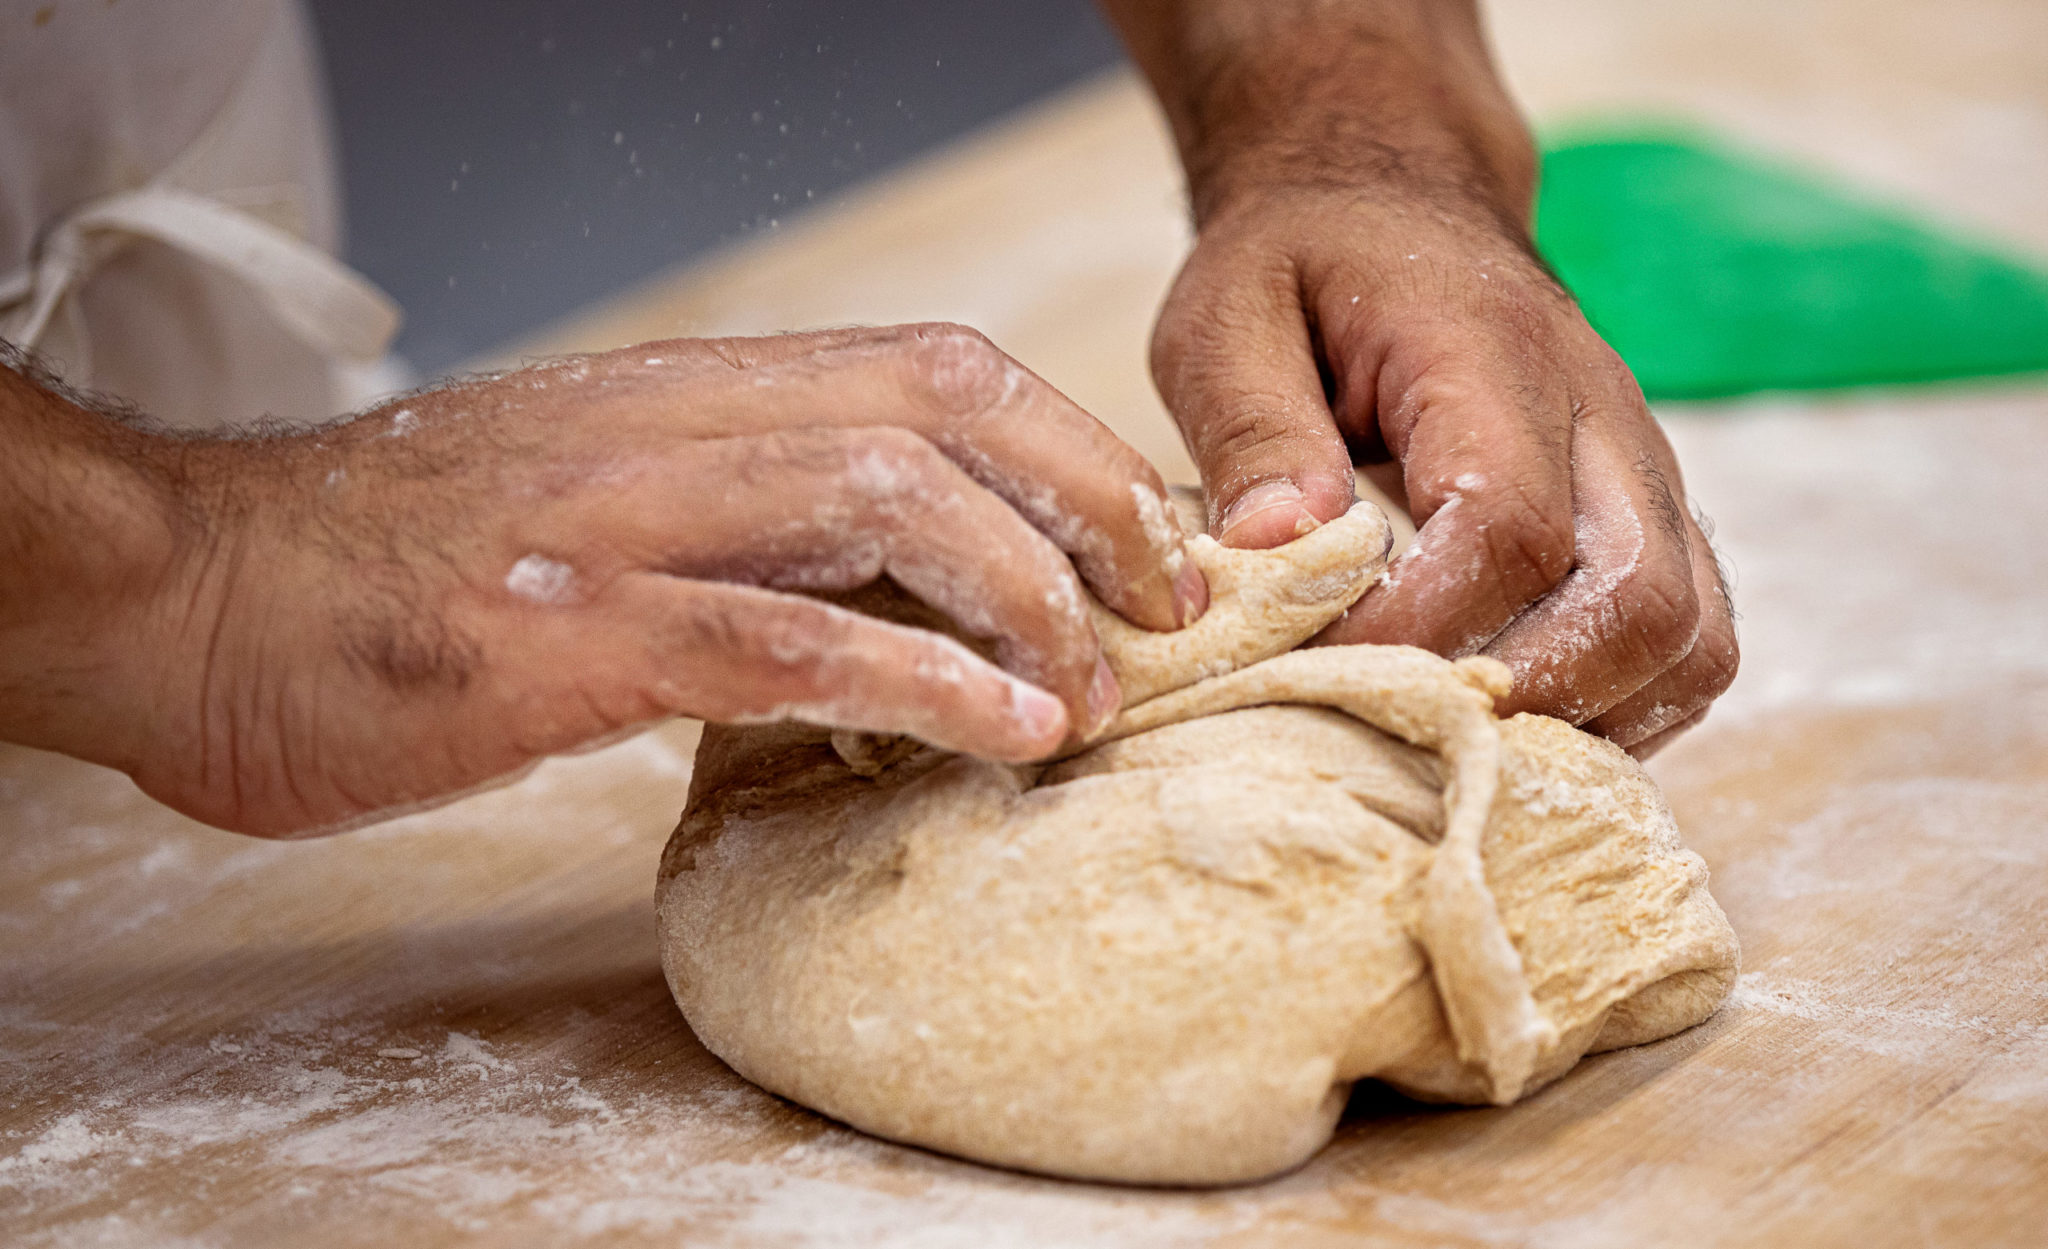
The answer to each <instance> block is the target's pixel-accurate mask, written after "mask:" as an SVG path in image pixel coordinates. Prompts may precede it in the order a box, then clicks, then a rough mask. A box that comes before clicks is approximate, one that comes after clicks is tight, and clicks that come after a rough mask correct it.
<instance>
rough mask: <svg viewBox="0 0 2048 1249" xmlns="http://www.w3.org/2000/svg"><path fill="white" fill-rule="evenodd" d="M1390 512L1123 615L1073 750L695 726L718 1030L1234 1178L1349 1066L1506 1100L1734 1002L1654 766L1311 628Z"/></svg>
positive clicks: (1716, 914)
mask: <svg viewBox="0 0 2048 1249" xmlns="http://www.w3.org/2000/svg"><path fill="white" fill-rule="evenodd" d="M1386 535H1387V527H1386V522H1385V519H1384V518H1383V517H1382V516H1381V515H1380V514H1379V513H1378V511H1377V510H1376V509H1373V508H1371V506H1370V505H1366V504H1361V505H1360V506H1359V507H1358V508H1355V509H1354V510H1353V511H1352V513H1351V514H1350V515H1348V516H1346V517H1343V518H1340V519H1339V520H1337V521H1335V522H1332V523H1331V524H1329V525H1326V526H1324V527H1323V528H1321V529H1319V530H1317V531H1315V532H1314V533H1311V534H1309V535H1308V536H1306V537H1303V538H1301V539H1299V540H1297V541H1296V542H1294V543H1292V544H1290V545H1288V546H1286V547H1283V548H1280V549H1279V550H1277V551H1268V552H1246V551H1231V550H1226V549H1225V548H1223V547H1221V546H1218V545H1217V544H1216V543H1215V542H1213V541H1211V540H1209V539H1208V538H1206V537H1198V538H1196V539H1194V540H1193V541H1192V543H1191V545H1190V550H1191V554H1192V556H1193V558H1194V559H1196V560H1197V561H1198V563H1199V564H1200V565H1201V567H1202V569H1203V571H1204V572H1205V573H1206V574H1207V575H1208V577H1209V583H1210V588H1211V596H1212V606H1211V608H1210V610H1209V612H1208V613H1207V614H1206V615H1205V616H1204V617H1203V619H1202V620H1201V621H1199V622H1198V623H1197V624H1195V625H1194V626H1192V627H1191V628H1189V629H1187V630H1184V631H1182V632H1180V633H1177V634H1153V633H1147V632H1145V631H1143V630H1140V629H1137V628H1134V627H1132V626H1130V625H1128V624H1125V623H1124V622H1123V621H1121V620H1119V619H1117V618H1116V617H1114V616H1112V615H1110V614H1109V613H1108V612H1106V611H1100V610H1098V613H1097V625H1098V630H1099V632H1100V633H1101V635H1102V639H1103V644H1104V648H1105V651H1106V652H1107V654H1108V656H1109V659H1110V663H1111V666H1112V667H1113V668H1114V669H1115V671H1116V674H1117V678H1118V680H1119V681H1120V682H1121V683H1122V686H1123V689H1124V691H1125V699H1126V708H1125V710H1124V711H1123V712H1122V713H1121V714H1120V715H1119V716H1118V718H1117V719H1116V720H1114V721H1113V722H1112V723H1111V724H1110V726H1109V727H1108V728H1107V730H1106V731H1105V732H1104V733H1103V735H1102V736H1101V737H1100V738H1099V739H1097V740H1096V741H1094V742H1092V743H1090V744H1089V745H1088V746H1087V747H1086V748H1085V749H1082V750H1080V751H1079V752H1077V753H1074V754H1072V755H1070V756H1069V757H1066V758H1063V759H1060V760H1058V761H1056V762H1054V763H1052V764H1050V765H1039V766H1033V767H1011V766H1004V765H999V764H993V763H986V762H982V761H979V760H975V759H971V758H966V757H963V756H954V755H948V754H944V753H942V752H940V751H937V750H935V749H932V748H930V747H925V746H922V745H919V744H917V743H915V742H906V741H897V740H892V739H875V738H868V737H864V736H863V735H859V734H839V735H833V734H829V733H827V732H826V731H824V730H820V729H814V728H809V727H806V726H802V725H772V726H763V727H745V728H720V727H712V728H707V729H706V731H705V734H704V740H703V744H702V746H701V747H700V748H699V751H698V756H697V766H696V774H695V777H694V778H693V780H692V783H691V791H690V801H689V806H688V808H687V809H686V810H685V812H684V814H683V819H682V823H681V825H680V826H679V827H678V828H677V830H676V833H675V836H674V837H673V838H672V839H671V840H670V842H669V845H668V849H667V851H666V852H665V853H664V855H663V861H662V866H661V874H660V881H659V887H658V904H659V910H660V921H661V942H662V964H663V967H664V969H665V971H666V972H667V975H668V981H669V985H670V987H671V988H672V989H673V991H674V993H675V996H676V1001H677V1002H678V1003H679V1004H681V1006H682V1009H683V1013H684V1015H685V1016H687V1017H688V1019H689V1021H690V1024H691V1026H692V1027H693V1028H694V1029H695V1030H696V1032H697V1035H698V1037H699V1038H700V1039H702V1041H703V1042H704V1044H705V1045H706V1046H707V1047H709V1048H710V1049H711V1051H712V1052H713V1053H715V1054H717V1055H718V1056H719V1057H721V1058H723V1059H724V1060H725V1061H726V1062H728V1063H730V1064H731V1065H732V1066H733V1068H734V1069H735V1070H737V1071H739V1072H740V1073H741V1074H742V1075H744V1076H746V1077H747V1078H748V1079H750V1080H752V1081H754V1082H755V1083H757V1084H759V1085H761V1086H762V1087H764V1088H766V1089H768V1090H770V1091H772V1092H775V1093H779V1094H781V1095H782V1096H784V1097H788V1098H790V1099H792V1100H794V1101H798V1102H801V1103H803V1104H804V1105H806V1106H811V1107H814V1108H816V1109H817V1110H819V1111H822V1112H823V1113H825V1114H828V1115H831V1116H833V1117H834V1118H837V1119H841V1120H844V1121H845V1122H847V1123H850V1124H852V1125H854V1126H855V1127H858V1128H861V1129H864V1130H866V1131H869V1132H873V1133H875V1134H877V1135H879V1136H886V1137H890V1138H892V1139H895V1140H900V1141H907V1142H910V1143H913V1144H917V1145H923V1146H926V1147H928V1148H931V1149H937V1150H942V1151H945V1152H947V1153H953V1154H959V1155H962V1156H964V1157H968V1158H974V1159H978V1160H981V1161H984V1162H992V1163H998V1164H1001V1165H1004V1166H1011V1167H1019V1168H1023V1169H1025V1170H1030V1171H1041V1172H1046V1173H1049V1174H1053V1175H1061V1176H1073V1177H1081V1178H1087V1179H1103V1180H1119V1181H1127V1182H1138V1183H1161V1184H1219V1183H1230V1182H1237V1181H1246V1180H1254V1179H1259V1178H1262V1177H1265V1176H1270V1175H1273V1174H1276V1173H1278V1172H1281V1171H1285V1170H1287V1169H1288V1168H1290V1167H1293V1166H1296V1165H1298V1164H1300V1163H1301V1162H1303V1161H1304V1160H1306V1159H1307V1158H1308V1157H1309V1156H1310V1155H1312V1154H1313V1153H1314V1152H1315V1151H1316V1150H1317V1149H1319V1148H1320V1147H1321V1146H1322V1145H1323V1144H1324V1143H1325V1142H1326V1141H1328V1140H1329V1138H1330V1134H1331V1132H1332V1130H1333V1129H1334V1126H1335V1124H1336V1121H1337V1117H1338V1114H1339V1113H1340V1111H1341V1110H1342V1109H1343V1106H1344V1102H1345V1099H1346V1096H1347V1093H1348V1091H1349V1089H1350V1087H1351V1084H1352V1082H1353V1081H1356V1080H1360V1079H1365V1078H1374V1079H1379V1080H1383V1081H1385V1082H1387V1083H1388V1084H1391V1085H1393V1086H1394V1087H1396V1088H1398V1089H1401V1090H1402V1091H1404V1092H1406V1093H1409V1094H1411V1095H1414V1096H1417V1097H1422V1098H1427V1099H1431V1100H1438V1101H1455V1102H1475V1103H1489V1102H1490V1103H1496V1104H1503V1105H1504V1104H1506V1103H1509V1102H1512V1101H1514V1100H1515V1099H1517V1098H1519V1097H1522V1096H1525V1095H1527V1094H1528V1093H1530V1092H1531V1091H1533V1090H1535V1089H1537V1088H1540V1087H1541V1086H1542V1085H1544V1084H1546V1083H1548V1082H1549V1081H1551V1080H1554V1079H1556V1078H1557V1077H1558V1076H1560V1075H1562V1074H1563V1073H1564V1072H1565V1071H1567V1070H1568V1069H1569V1068H1570V1067H1571V1066H1572V1065H1573V1064H1574V1063H1576V1062H1577V1061H1578V1059H1579V1057H1580V1056H1581V1055H1583V1054H1585V1053H1588V1052H1594V1051H1599V1050H1604V1049H1613V1048H1616V1047H1619V1046H1624V1045H1635V1044H1638V1043H1641V1042H1644V1041H1649V1040H1654V1039H1656V1038H1659V1037H1663V1036H1668V1035H1670V1034H1671V1033H1673V1032H1677V1031H1679V1030H1680V1029H1683V1028H1688V1027H1691V1026H1692V1025H1693V1024H1696V1023H1698V1022H1699V1021H1701V1020H1702V1019H1704V1018H1706V1017H1707V1016H1708V1015H1709V1014H1711V1013H1712V1012H1713V1011H1714V1009H1715V1008H1716V1007H1717V1006H1719V1004H1720V1002H1721V1000H1722V999H1723V998H1724V997H1725V996H1726V995H1727V993H1728V990H1729V987H1730V985H1731V984H1732V983H1733V980H1734V975H1735V966H1736V946H1735V937H1734V934H1733V932H1732V931H1731V930H1730V929H1729V927H1728V922H1727V920H1726V919H1725V918H1724V917H1723V915H1722V914H1721V910H1720V908H1719V907H1718V906H1717V905H1715V903H1714V900H1713V898H1712V897H1710V896H1709V895H1708V893H1707V888H1706V885H1707V871H1706V866H1705V864H1704V863H1702V862H1701V860H1700V858H1699V857H1698V856H1697V855H1695V854H1693V853H1692V852H1690V851H1688V850H1686V849H1685V848H1684V847H1683V846H1682V845H1681V844H1680V843H1679V839H1678V831H1677V829H1676V827H1675V826H1674V824H1673V822H1672V819H1671V814H1670V811H1669V809H1668V808H1667V807H1666V805H1665V803H1664V800H1663V797H1662V796H1661V795H1660V794H1659V793H1658V791H1657V789H1656V787H1655V786H1654V785H1653V784H1652V783H1651V782H1650V780H1649V779H1648V778H1647V777H1646V776H1645V775H1644V774H1643V772H1642V770H1641V769H1640V768H1638V767H1637V766H1636V764H1635V763H1634V761H1633V760H1631V759H1630V758H1629V757H1628V756H1627V755H1626V754H1624V753H1623V752H1622V751H1620V750H1618V749H1616V748H1615V747H1614V746H1612V745H1610V744H1609V743H1607V742H1604V741H1601V740H1598V739H1596V738H1593V737H1589V736H1587V735H1585V734H1583V733H1580V732H1578V731H1577V730H1575V729H1573V728H1571V727H1569V726H1567V725H1565V724H1562V723H1560V722H1558V721H1556V720H1551V719H1546V718H1543V717H1538V716H1529V715H1519V716H1516V717H1514V718H1513V719H1510V720H1506V721H1501V720H1499V719H1497V718H1496V717H1495V716H1494V714H1493V710H1492V708H1493V701H1492V698H1493V695H1494V694H1496V693H1499V692H1502V691H1504V690H1505V688H1506V683H1507V670H1506V669H1505V668H1504V667H1502V666H1501V665H1500V664H1498V663H1495V662H1494V661H1492V660H1490V659H1467V660H1462V661H1459V662H1457V663H1450V662H1447V661H1445V660H1442V659H1439V658H1437V657H1436V656H1434V655H1431V654H1428V653H1427V652H1424V651H1419V650H1413V649H1409V648H1406V647H1378V646H1348V647H1320V648H1311V649H1308V650H1301V651H1296V650H1293V648H1294V647H1295V646H1297V645H1298V644H1299V643H1301V642H1302V641H1304V640H1306V639H1307V638H1309V637H1310V636H1312V635H1313V634H1314V633H1316V632H1317V631H1318V630H1319V629H1320V628H1322V627H1323V626H1324V625H1325V624H1327V623H1329V622H1330V621H1331V620H1334V619H1335V618H1336V617H1337V616H1339V615H1341V614H1342V613H1343V611H1344V609H1345V608H1346V607H1347V606H1348V605H1349V604H1351V603H1352V602H1353V601H1355V600H1356V599H1357V598H1358V597H1359V595H1361V594H1362V593H1364V591H1365V590H1366V588H1367V587H1368V586H1369V585H1370V584H1371V581H1372V579H1373V578H1374V577H1375V576H1376V575H1377V573H1378V572H1379V570H1380V568H1381V566H1382V565H1383V564H1384V561H1385V557H1386V550H1387V536H1386Z"/></svg>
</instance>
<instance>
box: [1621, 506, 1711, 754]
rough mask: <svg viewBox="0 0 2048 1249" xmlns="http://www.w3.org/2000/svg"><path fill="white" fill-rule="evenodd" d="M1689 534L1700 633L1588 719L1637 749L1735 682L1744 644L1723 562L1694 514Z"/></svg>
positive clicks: (1701, 711)
mask: <svg viewBox="0 0 2048 1249" xmlns="http://www.w3.org/2000/svg"><path fill="white" fill-rule="evenodd" d="M1686 536H1687V541H1688V544H1689V547H1690V550H1691V553H1692V577H1693V591H1694V594H1695V595H1696V596H1697V598H1698V599H1699V603H1700V627H1699V636H1698V637H1697V638H1696V639H1694V641H1693V644H1692V649H1691V650H1689V651H1687V652H1686V655H1685V658H1683V659H1681V660H1679V661H1678V663H1677V665H1675V666H1674V667H1672V668H1670V669H1669V670H1667V671H1666V672H1665V673H1664V674H1663V675H1661V676H1659V677H1657V678H1656V679H1655V680H1653V681H1651V682H1650V683H1649V684H1648V685H1645V686H1644V687H1643V688H1642V689H1640V690H1637V691H1636V692H1635V693H1634V694H1632V695H1630V696H1629V697H1628V698H1626V699H1624V700H1623V701H1621V702H1620V703H1618V704H1616V705H1615V706H1614V707H1612V708H1610V709H1609V710H1607V711H1605V712H1603V713H1602V714H1600V715H1599V716H1597V717H1595V718H1594V719H1592V720H1589V721H1587V723H1586V725H1585V729H1586V731H1587V732H1589V733H1598V734H1599V735H1600V736H1602V737H1605V738H1607V739H1609V740H1610V741H1612V742H1614V743H1615V744H1616V745H1619V746H1625V747H1628V748H1630V749H1634V748H1636V747H1637V746H1639V745H1642V744H1644V743H1647V742H1649V741H1650V740H1651V739H1653V738H1659V737H1665V738H1666V743H1668V741H1669V740H1670V739H1669V737H1666V735H1667V734H1672V730H1674V729H1677V728H1678V727H1679V726H1680V725H1688V724H1691V723H1694V722H1696V721H1697V720H1698V719H1699V718H1700V717H1702V716H1703V715H1705V713H1706V709H1707V707H1708V706H1709V705H1710V704H1711V703H1712V702H1713V701H1714V700H1715V699H1717V698H1719V697H1720V696H1721V695H1722V694H1723V693H1726V692H1727V689H1728V687H1729V686H1730V685H1731V684H1733V683H1734V681H1735V670H1736V668H1737V666H1738V665H1739V664H1740V662H1741V648H1740V647H1739V645H1738V644H1737V642H1736V637H1735V614H1734V612H1733V610H1732V609H1731V606H1730V601H1729V597H1728V589H1727V586H1726V584H1725V583H1724V581H1723V579H1722V576H1721V569H1720V563H1719V561H1717V560H1716V559H1715V558H1714V550H1713V546H1712V545H1711V544H1710V543H1709V542H1708V541H1707V535H1706V532H1705V531H1704V530H1703V529H1702V528H1701V527H1700V525H1699V524H1698V523H1697V522H1696V521H1694V520H1693V518H1691V517H1687V518H1686ZM1673 736H1675V734H1673ZM1663 744H1665V743H1660V745H1659V747H1658V748H1660V749H1661V747H1662V745H1663Z"/></svg>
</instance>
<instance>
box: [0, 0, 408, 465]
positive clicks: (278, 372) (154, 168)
mask: <svg viewBox="0 0 2048 1249" xmlns="http://www.w3.org/2000/svg"><path fill="white" fill-rule="evenodd" d="M339 241H340V229H339V209H338V206H337V202H336V195H335V176H334V161H333V147H332V143H331V140H330V137H329V134H328V120H327V110H326V102H325V97H324V92H323V83H322V80H321V76H320V70H319V65H318V61H317V59H316V55H315V52H314V48H313V43H312V39H311V36H310V31H309V29H308V25H307V22H306V19H305V16H304V14H303V13H302V12H301V11H300V10H299V8H298V6H297V4H296V3H293V2H292V0H125V3H118V4H110V3H108V2H107V0H55V2H54V3H52V0H0V338H5V339H7V340H8V341H9V342H12V343H14V344H16V345H17V346H22V347H28V348H32V349H34V350H35V351H37V352H38V353H40V354H41V355H42V356H43V357H44V358H45V360H46V361H47V362H48V363H49V364H51V365H52V366H53V367H54V368H55V369H56V370H57V372H59V373H60V374H62V376H63V377H64V379H65V380H66V381H67V382H69V383H71V384H72V385H74V386H78V387H80V388H81V389H86V390H93V391H98V392H102V393H105V394H108V395H111V396H114V397H116V398H119V399H123V400H126V401H128V402H130V403H133V404H134V405H136V406H137V407H139V408H141V409H142V410H143V411H144V412H145V413H147V414H148V415H150V416H152V417H154V418H156V419H157V420H159V421H161V422H163V423H164V424H167V425H172V426H177V427H181V428H188V429H209V428H211V429H221V428H232V427H234V426H239V425H247V424H250V423H252V422H254V421H257V420H260V419H262V418H264V417H266V416H269V417H276V418H279V419H282V420H287V421H308V420H318V419H322V418H325V417H329V416H333V415H336V414H338V413H340V412H343V411H346V410H347V409H348V408H350V407H353V406H355V405H356V404H357V403H360V402H361V401H363V400H364V399H365V398H367V397H368V395H369V394H370V393H374V392H375V391H377V390H379V389H384V388H388V386H387V385H385V384H383V383H384V382H385V380H386V379H387V378H389V377H390V374H389V373H388V371H382V370H381V369H380V366H381V365H382V362H383V361H384V359H385V349H386V347H387V346H388V344H389V342H390V340H391V336H392V334H393V333H394V332H395V331H396V329H397V326H398V310H397V308H396V307H395V306H394V305H393V304H392V302H391V301H390V300H389V299H388V298H386V297H385V296H384V295H383V294H382V293H381V292H380V291H378V290H377V289H376V288H375V287H374V286H372V285H370V283H369V282H368V281H367V280H366V279H364V278H362V277H361V276H360V275H358V274H356V273H354V272H352V271H351V270H349V269H348V268H347V267H346V266H344V265H343V264H342V263H341V262H340V261H338V260H336V259H335V258H334V257H335V252H336V250H337V248H338V245H339Z"/></svg>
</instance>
